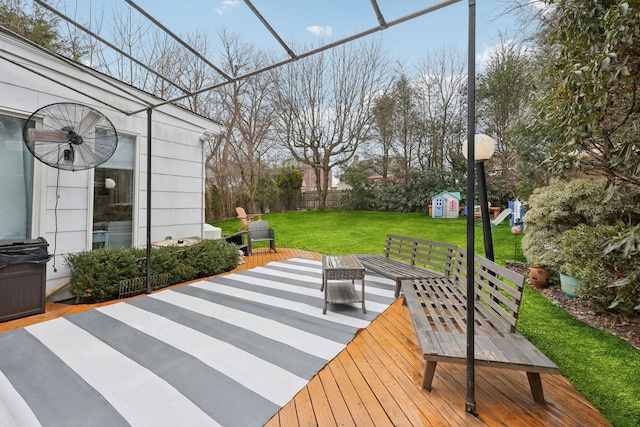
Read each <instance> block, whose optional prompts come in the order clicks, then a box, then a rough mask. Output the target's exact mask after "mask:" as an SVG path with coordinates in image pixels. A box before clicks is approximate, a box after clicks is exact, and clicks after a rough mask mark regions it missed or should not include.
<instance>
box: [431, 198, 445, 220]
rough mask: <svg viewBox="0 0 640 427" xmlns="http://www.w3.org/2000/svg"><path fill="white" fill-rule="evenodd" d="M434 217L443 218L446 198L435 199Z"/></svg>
mask: <svg viewBox="0 0 640 427" xmlns="http://www.w3.org/2000/svg"><path fill="white" fill-rule="evenodd" d="M433 216H434V218H442V217H443V216H444V200H442V199H441V198H437V199H435V200H434V201H433Z"/></svg>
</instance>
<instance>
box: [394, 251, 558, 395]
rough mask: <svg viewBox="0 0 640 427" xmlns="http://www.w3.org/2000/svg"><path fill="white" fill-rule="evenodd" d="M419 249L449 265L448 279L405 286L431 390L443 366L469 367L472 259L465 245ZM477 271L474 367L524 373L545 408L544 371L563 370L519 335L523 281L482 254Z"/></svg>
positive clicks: (414, 281) (425, 378) (417, 281)
mask: <svg viewBox="0 0 640 427" xmlns="http://www.w3.org/2000/svg"><path fill="white" fill-rule="evenodd" d="M419 245H420V246H423V247H425V248H428V250H427V249H424V250H422V253H430V252H433V253H434V254H436V255H437V257H436V259H435V260H433V263H435V264H440V263H442V262H443V260H446V262H447V263H448V266H446V267H445V268H443V269H444V270H445V271H446V273H445V274H444V275H441V276H434V277H422V278H417V279H412V280H408V281H404V282H403V285H402V291H403V293H404V302H405V304H406V305H407V306H408V308H409V311H410V313H411V318H412V320H413V324H414V326H415V329H416V335H417V337H418V341H419V343H420V348H421V350H422V353H423V356H424V359H425V361H426V365H425V369H424V375H423V383H422V387H423V388H424V389H426V390H429V391H430V390H431V388H432V382H433V378H434V375H435V370H436V366H437V364H438V362H449V363H459V364H466V363H467V359H466V342H467V340H466V328H467V326H466V314H467V313H466V309H467V308H466V307H467V298H466V287H467V279H466V277H467V274H466V273H467V271H466V270H467V264H466V263H467V261H466V251H465V250H464V249H462V248H460V247H457V246H452V245H447V244H443V243H438V242H430V241H421V242H419ZM434 248H440V249H438V250H436V249H434ZM445 249H446V254H447V256H446V257H445V256H443V253H444V250H445ZM428 264H429V265H432V264H431V263H428ZM475 267H476V268H475V274H474V284H475V310H474V313H475V314H474V318H475V319H474V320H475V322H474V325H475V338H474V343H475V364H476V365H478V366H488V367H494V368H501V369H514V370H520V371H525V372H526V373H527V378H528V380H529V385H530V387H531V393H532V395H533V399H534V400H535V401H536V402H537V403H539V404H544V393H543V389H542V381H541V379H540V373H548V374H558V373H560V370H559V369H558V367H557V366H556V365H555V364H554V363H553V362H552V361H551V360H550V359H549V358H547V357H546V356H545V355H544V354H543V353H542V352H540V350H538V349H537V348H536V347H535V346H533V344H531V343H530V342H529V341H527V339H526V338H524V337H523V336H522V335H521V334H520V333H518V332H517V331H516V323H517V320H518V311H519V308H520V303H521V301H522V293H523V288H524V277H523V276H522V275H520V274H518V273H516V272H514V271H511V270H509V269H507V268H505V267H502V266H500V265H498V264H496V263H494V262H492V261H489V260H487V259H485V258H483V257H480V256H478V255H476V256H475Z"/></svg>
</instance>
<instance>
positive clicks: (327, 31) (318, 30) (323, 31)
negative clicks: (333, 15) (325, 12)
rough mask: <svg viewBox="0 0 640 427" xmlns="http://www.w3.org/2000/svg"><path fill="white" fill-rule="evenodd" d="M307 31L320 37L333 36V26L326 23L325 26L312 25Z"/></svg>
mask: <svg viewBox="0 0 640 427" xmlns="http://www.w3.org/2000/svg"><path fill="white" fill-rule="evenodd" d="M307 31H309V32H310V33H311V34H313V35H314V36H318V37H331V36H332V35H333V28H332V27H330V26H328V25H325V26H324V27H322V26H320V25H312V26H310V27H307Z"/></svg>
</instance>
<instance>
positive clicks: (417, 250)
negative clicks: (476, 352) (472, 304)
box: [384, 234, 524, 332]
mask: <svg viewBox="0 0 640 427" xmlns="http://www.w3.org/2000/svg"><path fill="white" fill-rule="evenodd" d="M384 253H385V256H388V257H389V256H390V257H393V258H397V259H401V260H404V261H406V262H409V263H411V264H413V265H418V266H423V267H427V268H430V269H434V270H437V271H441V272H443V273H444V274H445V275H447V276H455V277H456V279H457V282H458V285H459V286H461V287H465V288H466V283H467V256H466V250H465V249H463V248H461V247H460V246H457V245H451V244H448V243H442V242H435V241H432V240H425V239H417V238H414V237H407V236H400V235H396V234H388V235H387V240H386V244H385V249H384ZM474 260H475V263H474V265H475V268H474V272H475V274H474V284H475V291H476V308H477V309H478V310H482V311H483V313H484V314H488V317H493V318H495V319H496V321H497V322H502V324H503V325H504V326H506V328H505V329H506V331H508V332H515V330H516V323H517V321H518V311H519V310H520V303H521V301H522V293H523V290H524V276H522V275H521V274H518V273H516V272H515V271H512V270H509V269H508V268H506V267H503V266H501V265H499V264H496V263H495V262H493V261H490V260H488V259H486V258H484V257H482V256H480V255H477V254H475V257H474ZM495 327H498V325H495Z"/></svg>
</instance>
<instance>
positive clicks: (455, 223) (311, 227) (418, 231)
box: [214, 211, 640, 427]
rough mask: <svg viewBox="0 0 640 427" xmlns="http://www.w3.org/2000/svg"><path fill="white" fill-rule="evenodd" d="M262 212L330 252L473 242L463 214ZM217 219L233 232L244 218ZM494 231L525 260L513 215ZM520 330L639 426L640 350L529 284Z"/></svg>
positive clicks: (499, 255) (287, 242)
mask: <svg viewBox="0 0 640 427" xmlns="http://www.w3.org/2000/svg"><path fill="white" fill-rule="evenodd" d="M263 219H265V220H268V221H269V224H270V226H271V227H273V228H274V229H275V231H276V242H277V245H278V247H282V248H297V249H305V250H310V251H315V252H320V253H323V254H347V253H382V247H383V245H384V240H385V236H386V234H387V233H395V234H402V235H408V236H413V237H419V238H425V239H430V240H437V241H441V242H447V243H453V244H456V245H459V246H462V247H465V246H466V222H465V220H464V219H433V218H430V217H429V216H427V215H425V214H407V213H391V212H358V211H300V212H286V213H280V212H278V213H270V214H266V215H263ZM214 225H216V226H218V227H221V228H222V230H223V233H224V234H232V233H234V232H235V231H237V230H238V228H239V227H240V222H239V221H238V220H237V219H233V220H228V221H223V222H217V223H214ZM492 230H493V243H494V251H495V259H496V261H497V262H498V263H504V260H508V259H514V258H518V259H521V257H522V255H521V251H520V249H519V246H518V243H519V239H520V236H518V237H515V236H514V235H512V234H511V228H510V227H509V225H508V221H506V220H505V221H504V222H503V223H502V224H500V225H498V226H496V227H493V228H492ZM475 234H476V244H475V247H476V250H477V252H478V253H482V254H484V243H483V237H482V229H481V228H480V227H475ZM514 247H515V248H514ZM518 329H519V330H520V332H521V333H522V334H523V335H525V336H526V337H527V338H528V339H529V340H530V341H531V342H532V343H533V344H534V345H536V346H537V347H538V348H539V349H540V350H541V351H543V352H544V353H545V354H546V355H547V356H548V357H549V358H551V359H552V360H553V361H554V362H555V363H556V364H557V365H558V366H559V367H560V370H561V371H562V375H564V376H565V377H566V378H567V379H568V380H569V381H570V382H571V383H572V384H573V385H574V386H575V387H576V389H578V390H579V391H580V392H581V393H582V394H583V395H584V396H585V397H587V399H589V401H591V402H592V403H593V405H594V406H595V407H596V408H597V409H598V410H599V411H600V412H602V413H603V414H604V415H605V416H606V417H607V419H609V420H610V421H611V422H612V423H613V424H614V425H615V426H629V427H637V426H640V351H638V350H636V349H634V348H633V347H631V346H630V345H629V344H627V343H626V342H625V341H623V340H621V339H619V338H616V337H613V336H611V335H609V334H607V333H604V332H601V331H599V330H596V329H593V328H591V327H589V326H587V325H585V324H584V323H582V322H580V321H577V320H575V319H574V318H573V317H572V316H569V315H568V314H567V313H565V312H564V311H563V310H562V309H561V308H559V307H558V306H556V305H555V304H553V303H551V302H549V301H548V300H547V299H546V298H545V297H544V296H542V295H540V294H539V293H538V292H536V291H535V290H532V289H530V288H527V289H525V296H524V298H523V302H522V307H521V310H520V318H519V323H518Z"/></svg>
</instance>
